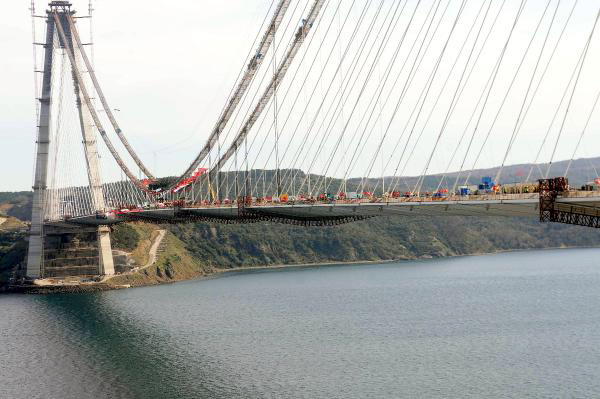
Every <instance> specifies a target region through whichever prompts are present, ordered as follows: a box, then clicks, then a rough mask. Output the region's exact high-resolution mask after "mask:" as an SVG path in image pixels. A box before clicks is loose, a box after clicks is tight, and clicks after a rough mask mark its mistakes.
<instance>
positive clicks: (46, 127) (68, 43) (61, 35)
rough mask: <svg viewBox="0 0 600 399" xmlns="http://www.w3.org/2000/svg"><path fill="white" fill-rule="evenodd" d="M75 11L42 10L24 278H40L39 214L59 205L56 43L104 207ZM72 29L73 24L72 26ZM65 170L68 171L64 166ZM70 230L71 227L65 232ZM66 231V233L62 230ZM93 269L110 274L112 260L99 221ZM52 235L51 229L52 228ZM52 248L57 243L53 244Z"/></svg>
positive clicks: (95, 199) (64, 5) (95, 196)
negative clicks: (55, 184) (53, 182)
mask: <svg viewBox="0 0 600 399" xmlns="http://www.w3.org/2000/svg"><path fill="white" fill-rule="evenodd" d="M74 13H75V12H74V11H72V10H71V3H69V2H68V1H51V2H50V3H49V9H48V10H47V11H46V14H47V18H46V41H45V44H44V63H43V71H42V72H43V77H42V89H41V96H40V98H39V101H40V114H39V123H38V133H37V153H36V162H35V182H34V186H33V209H32V218H31V229H30V232H29V251H28V255H27V269H26V275H27V277H28V278H32V279H35V278H40V277H44V276H45V273H44V263H45V260H46V258H47V256H45V245H49V242H50V241H53V240H47V239H46V235H45V231H44V219H45V216H46V215H47V214H48V213H51V212H57V211H56V210H57V209H59V204H55V203H53V201H54V202H55V201H56V199H55V198H54V196H53V195H49V193H48V163H49V157H50V154H51V153H52V151H53V143H51V140H50V138H51V132H50V130H51V126H52V125H51V120H52V115H51V114H52V109H53V104H52V101H53V100H52V80H53V76H52V72H53V65H54V63H55V61H56V60H55V57H54V56H55V52H54V50H55V46H59V48H60V49H61V50H62V51H65V52H67V53H68V55H69V57H68V58H69V60H70V66H71V73H72V77H73V88H74V91H75V102H76V104H75V105H76V107H77V112H78V118H79V124H80V128H81V134H82V143H83V148H82V150H83V152H84V154H85V163H86V168H87V177H88V181H89V193H90V197H91V203H92V206H93V208H94V209H95V210H96V211H98V212H103V211H104V210H105V209H106V204H105V199H104V194H103V191H102V181H101V177H100V168H99V155H98V149H97V145H96V132H95V126H94V123H93V120H92V116H91V111H90V109H89V108H88V105H87V104H88V103H87V102H86V101H84V99H83V98H82V88H81V86H80V83H79V82H81V81H82V80H81V73H82V72H81V71H82V70H84V69H85V68H84V66H83V65H82V62H81V58H80V57H79V56H78V54H77V53H76V51H75V48H76V47H75V45H74V40H73V32H72V26H73V25H71V24H70V23H69V18H70V16H71V15H72V14H74ZM73 29H75V27H74V26H73ZM64 173H68V171H64ZM69 230H71V231H69ZM66 231H69V233H68V234H73V231H72V229H67V230H66ZM65 234H67V233H65ZM96 234H97V237H98V240H97V248H98V268H97V272H98V273H97V274H100V275H112V274H114V261H113V256H112V248H111V242H110V228H109V227H108V226H104V225H100V226H99V227H98V229H97V233H96ZM54 235H55V233H54ZM52 249H56V248H52Z"/></svg>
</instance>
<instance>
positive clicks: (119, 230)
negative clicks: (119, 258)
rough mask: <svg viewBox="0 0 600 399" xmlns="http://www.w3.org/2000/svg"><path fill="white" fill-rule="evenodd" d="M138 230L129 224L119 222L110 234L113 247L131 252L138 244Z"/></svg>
mask: <svg viewBox="0 0 600 399" xmlns="http://www.w3.org/2000/svg"><path fill="white" fill-rule="evenodd" d="M140 239H141V235H140V232H139V231H138V230H137V229H136V228H135V227H133V226H132V225H131V224H120V225H117V226H115V228H114V229H113V232H112V235H111V240H112V241H111V243H112V246H113V248H114V249H120V250H123V251H128V252H131V251H133V250H134V249H135V248H136V247H137V246H138V244H139V242H140Z"/></svg>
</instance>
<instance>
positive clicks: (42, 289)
mask: <svg viewBox="0 0 600 399" xmlns="http://www.w3.org/2000/svg"><path fill="white" fill-rule="evenodd" d="M573 249H600V247H598V246H573V247H566V246H561V247H548V248H522V249H501V250H497V251H494V252H480V253H472V254H462V255H447V256H439V257H434V256H422V257H414V258H406V259H387V260H365V261H347V262H315V263H298V264H276V265H271V266H269V265H263V266H247V267H243V266H240V267H234V268H229V269H223V268H213V271H212V272H210V273H208V274H204V275H199V276H197V277H192V278H185V279H180V280H177V279H175V280H172V281H164V282H160V283H154V284H140V285H110V284H106V282H105V281H104V282H100V283H97V284H85V285H61V286H12V287H10V286H9V287H5V290H4V291H0V294H1V293H7V294H10V293H28V294H61V293H90V292H102V291H113V290H123V289H131V288H142V287H150V286H157V285H165V284H175V283H183V282H190V281H201V280H210V279H214V278H221V277H227V275H228V274H243V273H244V272H249V273H251V272H262V271H272V270H273V271H277V270H278V271H281V270H288V269H301V268H321V267H336V266H352V265H365V266H366V265H373V264H386V263H400V262H415V261H433V260H441V259H451V258H460V257H475V256H485V255H498V254H503V253H517V252H527V251H552V250H573Z"/></svg>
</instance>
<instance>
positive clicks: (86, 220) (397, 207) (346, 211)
mask: <svg viewBox="0 0 600 399" xmlns="http://www.w3.org/2000/svg"><path fill="white" fill-rule="evenodd" d="M556 204H557V206H560V207H561V208H565V207H567V208H568V207H571V206H576V207H582V208H585V209H588V211H589V212H592V213H595V214H598V213H600V193H590V192H583V193H579V192H577V193H571V194H570V195H568V196H562V197H559V198H558V199H557V200H556ZM246 209H247V210H248V211H249V212H250V213H253V214H259V215H264V216H273V217H283V218H286V217H290V218H297V219H303V218H326V217H346V216H348V217H355V216H379V215H403V216H417V215H422V216H423V215H424V216H506V217H535V216H538V214H539V198H538V195H537V194H504V195H487V196H471V197H447V198H439V199H433V198H398V199H389V200H386V201H383V200H381V199H380V200H375V201H371V202H369V201H368V200H360V201H354V202H353V201H334V202H331V203H285V204H283V203H282V204H262V205H258V204H253V205H249V206H246ZM238 215H239V210H238V207H237V205H236V204H231V205H219V206H215V205H208V206H187V207H181V208H161V209H139V210H136V211H132V212H130V213H126V214H122V215H118V216H115V217H112V218H109V219H99V218H97V217H96V215H89V216H84V217H78V218H72V219H69V220H68V221H54V222H46V225H47V226H55V227H61V228H64V227H67V226H68V225H73V224H75V225H100V224H113V223H120V222H123V221H127V220H135V219H140V218H142V219H147V220H153V221H157V222H159V221H165V222H169V221H176V220H181V219H182V218H185V217H186V216H187V217H190V218H215V219H217V218H223V219H235V218H237V217H238Z"/></svg>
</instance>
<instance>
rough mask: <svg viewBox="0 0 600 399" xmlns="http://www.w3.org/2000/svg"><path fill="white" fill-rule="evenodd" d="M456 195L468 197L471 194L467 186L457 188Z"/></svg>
mask: <svg viewBox="0 0 600 399" xmlns="http://www.w3.org/2000/svg"><path fill="white" fill-rule="evenodd" d="M458 194H459V195H469V194H471V189H470V188H469V186H459V187H458Z"/></svg>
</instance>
